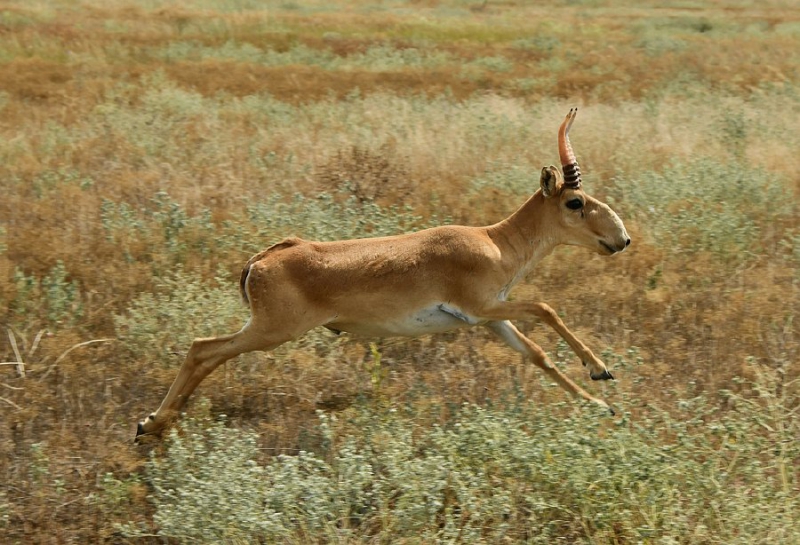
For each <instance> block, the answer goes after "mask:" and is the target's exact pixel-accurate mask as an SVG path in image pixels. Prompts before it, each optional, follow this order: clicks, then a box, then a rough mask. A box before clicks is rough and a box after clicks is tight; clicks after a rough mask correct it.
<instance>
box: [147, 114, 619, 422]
mask: <svg viewBox="0 0 800 545" xmlns="http://www.w3.org/2000/svg"><path fill="white" fill-rule="evenodd" d="M569 119H570V118H569V117H568V120H569ZM565 123H566V121H565ZM539 183H540V186H541V187H540V189H539V190H538V191H536V193H534V195H533V196H532V197H531V198H530V199H528V201H527V202H526V203H525V204H523V205H522V207H520V208H519V209H518V210H517V211H516V212H515V213H513V214H512V215H511V216H509V217H508V218H506V219H504V220H503V221H501V222H499V223H496V224H493V225H490V226H486V227H467V226H460V225H452V226H443V227H434V228H432V229H426V230H424V231H418V232H414V233H408V234H403V235H397V236H390V237H379V238H368V239H357V240H342V241H335V242H311V241H305V240H302V239H299V238H291V239H286V240H284V241H282V242H280V243H278V244H275V245H273V246H271V247H269V248H268V249H266V250H265V251H263V252H261V253H259V254H257V255H255V256H254V257H253V258H251V259H250V260H249V261H248V262H247V264H246V265H245V267H244V270H243V271H242V275H241V280H240V287H241V290H242V296H243V299H244V300H245V301H246V302H249V305H250V313H251V316H250V320H248V322H247V324H246V325H245V326H244V327H243V328H242V329H241V331H239V332H238V333H234V334H233V335H227V336H223V337H216V338H210V339H197V340H195V341H194V343H192V346H191V348H190V350H189V354H188V355H187V357H186V361H185V362H184V364H183V366H182V367H181V369H180V371H179V372H178V376H177V377H176V378H175V381H174V383H173V385H172V387H171V388H170V390H169V392H168V394H167V396H166V397H165V398H164V401H163V402H162V404H161V407H160V408H159V409H158V411H157V412H156V413H154V414H152V415H150V416H149V417H148V418H147V419H146V420H145V421H143V422H141V423H140V424H139V429H138V434H150V433H156V432H159V431H160V430H161V429H162V428H163V426H164V425H165V423H167V422H168V421H169V420H170V419H171V418H173V417H174V415H176V414H177V413H178V412H179V411H180V410H181V409H182V408H183V406H184V405H185V403H186V400H187V399H188V397H189V396H190V395H191V393H192V392H193V391H194V389H195V388H196V387H197V385H198V384H199V383H200V382H201V381H202V380H203V379H204V378H205V377H206V376H207V375H208V374H209V373H211V372H212V371H213V370H214V369H215V368H216V367H218V366H219V365H220V364H222V363H223V362H225V361H227V360H228V359H230V358H233V357H235V356H237V355H239V354H242V353H244V352H250V351H253V350H271V349H274V348H275V347H277V346H279V345H281V344H283V343H284V342H287V341H289V340H292V339H296V338H298V337H300V336H301V335H303V334H304V333H306V332H307V331H309V330H311V329H313V328H316V327H319V326H323V327H327V328H329V329H332V330H334V331H337V332H340V331H344V332H350V333H354V334H361V335H368V336H382V337H383V336H417V335H423V334H427V333H436V332H442V331H449V330H453V329H457V328H462V327H471V326H476V325H482V326H485V327H487V328H488V329H489V330H490V331H492V332H494V333H495V334H496V335H498V336H499V337H500V338H501V339H502V340H503V341H505V342H506V343H507V344H508V345H509V346H511V347H512V348H514V349H515V350H517V351H518V352H520V353H521V354H523V356H525V357H527V358H529V359H530V360H531V361H533V363H534V364H535V365H537V366H539V367H540V368H541V369H543V370H544V371H545V372H546V373H547V374H548V375H549V376H550V377H551V378H552V379H553V380H554V381H556V382H557V383H558V384H559V385H561V386H562V387H563V388H565V389H566V390H567V391H569V392H571V393H572V394H573V395H576V396H578V397H581V398H583V399H586V400H589V401H592V402H594V403H596V404H598V405H601V406H603V407H607V408H610V407H609V405H608V404H607V403H606V402H605V401H603V400H601V399H598V398H596V397H594V396H592V395H591V394H589V393H587V392H586V391H585V390H583V389H582V388H581V387H579V386H578V385H577V384H575V383H574V382H573V381H572V380H570V379H569V378H568V377H566V376H565V375H564V374H563V373H561V372H560V371H559V370H558V369H557V368H556V367H554V366H553V365H552V363H551V362H550V361H549V359H548V358H547V355H546V354H545V353H544V351H543V350H542V349H541V348H540V347H539V346H538V345H536V344H535V343H534V342H533V341H531V340H530V339H528V338H526V337H525V336H524V335H522V334H521V333H520V332H519V330H517V329H516V327H514V326H513V325H512V324H511V322H510V320H516V319H532V318H539V319H541V320H542V321H544V322H545V323H547V324H548V325H549V326H551V327H552V328H553V329H554V330H555V331H556V332H558V334H559V335H561V337H562V338H563V339H564V340H565V341H566V342H567V343H568V344H569V346H570V347H571V348H572V350H573V351H574V352H575V353H576V354H577V355H578V356H579V357H580V358H581V360H582V361H583V363H584V365H587V366H588V367H589V369H590V375H591V377H592V378H593V379H610V378H613V377H612V376H611V374H610V373H609V371H608V369H607V368H606V366H605V364H604V363H603V362H602V361H600V359H598V358H597V357H596V356H595V355H594V354H593V353H592V351H591V350H589V348H587V347H586V346H585V345H584V344H583V343H582V342H581V341H580V340H579V339H578V338H577V337H575V335H573V334H572V332H570V331H569V329H567V327H566V326H565V325H564V323H563V322H562V321H561V319H560V318H559V317H558V315H557V314H556V313H555V311H554V310H553V309H552V308H550V307H549V306H548V305H546V304H544V303H535V302H525V301H520V302H508V301H507V300H506V299H507V297H508V294H509V292H510V290H511V289H512V288H513V287H514V286H515V285H516V284H517V283H518V282H520V281H521V280H522V279H523V278H524V277H525V276H526V275H527V274H528V273H529V272H530V271H531V269H532V268H533V267H534V266H535V265H536V263H538V262H539V261H540V260H541V259H543V258H544V257H546V256H547V255H548V254H550V253H551V252H552V251H553V250H554V249H555V248H556V247H557V246H559V245H561V244H572V245H578V246H583V247H586V248H589V249H592V250H594V251H595V252H598V253H600V254H603V255H610V254H613V253H616V252H618V251H622V250H624V249H625V247H626V246H627V245H628V244H629V243H630V238H629V237H628V234H627V232H626V231H625V227H624V226H623V225H622V222H621V220H620V219H619V218H618V217H617V215H616V214H615V213H614V212H613V211H612V210H611V209H610V208H609V207H608V206H607V205H605V204H603V203H601V202H599V201H597V200H596V199H594V198H592V197H590V196H589V195H587V194H586V193H584V191H583V190H582V189H581V188H580V187H577V188H574V187H567V186H565V185H564V183H563V178H562V175H561V173H560V172H559V170H558V169H557V168H556V167H553V166H551V167H547V168H544V169H542V174H541V178H540V182H539ZM576 202H577V203H579V204H580V205H581V206H580V207H579V208H577V209H572V208H571V207H570V206H567V205H568V204H571V205H574V204H575V203H576ZM612 412H613V411H612Z"/></svg>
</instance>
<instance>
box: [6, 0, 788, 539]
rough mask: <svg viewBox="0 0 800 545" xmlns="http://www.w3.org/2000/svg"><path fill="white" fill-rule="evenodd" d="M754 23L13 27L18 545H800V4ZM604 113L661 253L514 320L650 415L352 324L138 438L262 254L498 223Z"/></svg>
mask: <svg viewBox="0 0 800 545" xmlns="http://www.w3.org/2000/svg"><path fill="white" fill-rule="evenodd" d="M729 7H730V6H728V5H723V4H722V3H720V2H717V1H716V0H701V1H699V2H695V3H693V4H692V5H691V6H682V5H681V6H679V5H671V6H666V7H665V6H664V5H663V3H659V4H655V3H652V2H645V3H640V4H639V5H637V7H636V8H631V7H622V6H618V5H616V4H614V3H611V2H574V1H570V2H563V1H560V0H554V1H553V2H550V3H549V4H548V5H546V6H544V5H543V6H539V5H528V4H525V3H514V2H511V3H507V2H506V3H495V2H464V1H460V0H453V1H444V2H422V3H420V2H416V3H414V2H412V3H406V2H399V1H397V2H389V3H382V4H374V3H368V2H360V1H359V2H350V3H347V4H345V3H337V2H324V3H323V2H318V1H316V0H312V1H309V2H302V3H292V2H289V3H287V2H267V3H264V2H255V1H250V0H237V1H235V2H233V1H225V2H222V1H219V0H187V1H185V2H182V3H180V4H175V3H172V2H162V1H160V0H152V1H147V2H133V1H129V0H115V1H113V2H110V3H109V2H104V3H100V2H96V1H94V0H89V1H86V2H83V3H81V4H80V5H75V4H74V3H73V2H66V1H64V0H44V1H41V2H36V3H24V2H5V3H0V31H1V32H0V133H2V134H0V188H2V198H0V337H2V339H3V340H2V341H0V363H2V365H0V422H2V426H0V453H1V454H2V456H0V476H1V477H2V478H0V533H1V534H2V535H3V540H4V542H9V543H30V542H36V543H50V542H53V543H62V542H65V543H71V542H105V541H108V542H115V543H116V542H136V543H141V542H153V543H162V542H167V541H170V540H172V541H175V542H193V541H194V542H251V541H258V540H261V541H262V542H286V543H388V542H398V543H401V542H402V543H432V542H462V543H481V542H483V543H501V542H504V540H505V541H509V542H529V543H552V542H555V540H556V539H557V538H562V539H564V540H566V541H567V542H576V543H584V542H585V543H609V544H610V543H653V544H655V543H776V544H778V543H780V544H791V543H800V540H799V539H798V536H797V532H796V528H795V526H796V521H797V520H799V519H800V483H798V473H800V451H798V437H800V428H798V418H797V412H798V407H799V406H800V397H799V396H798V393H799V392H798V384H800V382H798V380H799V377H800V367H798V360H799V358H798V356H799V354H798V343H797V337H796V333H795V328H794V324H795V318H796V315H797V310H798V308H799V307H798V302H799V301H800V298H798V291H799V290H800V276H798V270H799V269H800V250H798V247H800V234H799V232H798V228H797V219H796V218H797V217H798V206H797V204H796V201H797V199H798V196H799V195H798V189H799V188H800V185H798V183H797V181H798V178H797V172H798V171H800V155H798V154H797V153H796V152H797V149H800V128H799V127H798V124H797V119H798V113H799V112H800V93H798V83H800V74H799V73H798V70H797V67H798V66H800V32H798V28H800V11H799V10H798V8H797V7H796V6H795V5H794V4H792V3H791V2H785V1H783V0H771V1H769V2H767V4H766V5H765V4H764V3H760V4H756V3H754V2H750V1H741V2H737V3H736V8H735V9H728V8H729ZM574 105H579V106H580V108H581V120H580V127H579V128H576V129H575V130H574V131H573V132H574V135H573V144H574V145H575V148H576V151H577V154H578V157H579V159H580V161H581V166H582V169H583V171H584V178H585V185H586V188H587V190H588V191H589V192H591V193H593V194H595V195H597V196H599V197H601V198H603V199H604V200H606V201H607V202H609V203H610V204H611V205H612V206H613V207H614V208H615V209H617V210H618V211H619V212H620V215H621V216H622V217H623V218H624V220H625V222H626V226H627V227H628V230H629V232H630V234H631V236H632V238H633V241H634V243H633V245H632V246H631V248H630V249H629V251H627V252H625V253H624V254H622V255H620V256H617V257H615V258H613V259H602V258H600V257H597V256H592V255H587V253H586V252H584V251H579V250H572V249H569V248H565V249H561V250H559V251H558V252H557V253H556V255H554V256H553V257H551V258H549V259H548V260H546V261H545V262H543V263H542V264H541V266H540V267H539V268H538V269H537V270H536V271H535V275H534V276H533V277H532V282H531V283H530V285H523V286H520V287H519V288H518V289H517V291H516V292H515V294H514V296H515V297H517V298H525V297H536V298H540V299H542V300H545V301H548V302H550V303H552V304H553V306H554V307H556V308H557V309H558V310H559V312H560V313H562V314H563V315H564V318H565V320H566V321H567V322H568V323H569V324H570V325H571V326H572V327H573V328H574V329H575V330H576V331H577V332H579V333H580V335H581V337H585V338H587V341H588V342H589V344H591V346H592V348H593V349H595V350H596V352H597V353H601V352H602V353H603V357H604V359H605V361H606V362H607V363H608V364H609V367H610V368H611V369H612V371H613V372H614V374H615V376H616V377H617V379H618V380H617V381H615V382H614V383H613V384H595V383H589V384H587V388H590V389H605V390H606V391H605V392H604V393H603V396H604V397H606V398H609V399H610V400H611V401H612V402H615V403H616V404H617V406H618V408H619V409H620V413H621V416H620V417H619V418H617V419H614V420H612V419H608V418H607V417H605V416H601V415H598V414H595V411H594V410H592V409H590V408H587V407H585V406H583V405H580V404H576V403H575V402H573V401H572V400H569V401H566V400H565V398H564V394H563V392H562V391H560V390H558V389H556V388H552V387H551V386H550V385H549V384H547V383H546V382H544V381H542V380H541V376H540V373H538V372H537V371H536V370H535V369H531V368H530V367H529V366H527V365H524V364H522V363H520V362H519V361H518V359H517V356H516V355H514V354H513V353H511V352H510V351H509V350H508V349H506V348H503V347H501V346H500V344H498V343H497V342H496V341H494V340H493V339H492V337H491V336H489V335H486V334H484V333H483V332H481V331H466V332H462V333H458V334H448V335H443V336H439V337H431V338H422V339H415V340H409V341H406V340H403V341H398V340H391V339H390V340H382V341H378V342H374V343H370V342H369V340H366V341H360V340H349V339H347V338H346V337H345V336H342V337H337V336H335V335H334V334H332V333H330V332H327V331H320V332H313V333H312V334H310V335H309V336H308V337H307V338H306V339H304V340H301V341H298V342H295V343H292V344H290V345H287V346H284V347H281V348H280V349H279V350H277V351H275V352H274V353H271V354H247V355H245V356H242V357H240V358H238V359H237V360H235V361H233V362H230V363H228V364H227V365H226V366H224V367H223V368H221V369H219V370H218V371H216V372H215V373H214V374H212V375H211V376H210V377H209V378H208V379H207V381H206V382H204V383H203V385H202V386H201V387H200V389H199V391H198V395H197V399H196V400H195V401H193V402H192V403H190V405H189V409H188V414H187V416H186V417H184V418H183V419H182V420H181V421H180V422H179V423H178V424H177V426H176V428H175V429H174V431H173V432H172V433H171V434H170V435H169V437H167V438H165V439H164V441H163V442H161V443H149V444H144V445H136V446H135V445H133V444H132V437H133V433H134V426H135V422H136V420H137V419H139V418H141V417H143V416H144V415H145V414H147V412H149V411H151V410H153V409H154V408H155V407H156V406H157V404H158V403H159V401H160V400H161V398H162V396H163V394H164V393H165V391H166V389H167V388H168V386H169V384H170V382H171V380H172V379H173V378H174V374H175V371H176V368H177V366H178V365H179V363H180V360H181V358H182V357H183V354H184V353H185V351H186V350H187V349H188V346H189V343H190V341H191V339H192V338H193V337H199V336H206V335H212V334H219V333H225V332H233V331H234V330H236V329H238V328H239V327H240V326H241V325H242V323H243V320H244V319H246V316H247V311H246V309H244V308H243V307H242V306H241V304H240V302H239V295H238V292H237V279H238V273H239V271H240V268H241V266H242V264H243V263H244V262H245V260H246V259H247V258H248V257H249V256H250V255H251V254H253V253H255V252H256V251H258V250H261V249H263V248H264V247H266V246H268V245H270V244H272V243H274V242H276V241H278V240H280V239H281V238H283V237H285V236H303V237H305V238H309V239H318V240H330V239H338V238H350V237H358V236H376V235H383V234H391V233H398V232H404V231H408V230H411V229H418V228H423V227H426V226H428V225H433V224H440V223H444V222H467V223H471V224H479V223H488V222H493V221H496V220H498V219H499V218H501V217H504V216H505V215H507V214H508V213H510V212H511V211H512V210H513V209H514V208H515V207H516V206H518V205H519V204H521V203H522V202H523V200H524V199H525V198H526V197H527V196H528V194H530V193H531V192H532V191H533V190H534V189H535V188H536V184H537V181H538V174H539V171H540V169H541V168H542V167H543V166H545V165H548V164H551V163H555V162H556V161H557V158H556V149H555V129H556V127H557V126H558V123H559V122H560V120H561V118H562V116H563V115H564V113H565V111H566V110H568V109H569V107H571V106H574ZM521 327H522V328H523V330H524V331H526V332H527V333H529V334H531V335H532V336H534V337H535V338H536V339H537V341H539V342H541V343H542V345H543V346H544V347H545V348H546V349H547V350H548V352H549V353H550V354H551V355H552V356H553V360H554V361H555V362H556V363H557V364H558V365H559V366H561V367H562V368H563V369H564V371H565V372H567V373H568V374H570V375H571V376H572V377H574V378H575V379H576V380H579V381H584V379H585V376H584V370H583V369H582V368H581V366H580V365H578V364H577V362H576V361H574V359H573V358H571V357H570V358H567V357H566V354H567V353H568V352H566V351H565V350H564V346H563V345H562V344H561V343H560V342H559V341H557V340H556V337H555V335H554V334H553V333H552V332H551V331H549V330H548V329H546V328H544V327H541V326H539V325H538V324H535V323H530V324H521ZM587 382H588V381H587ZM224 415H227V416H224ZM172 541H170V542H172Z"/></svg>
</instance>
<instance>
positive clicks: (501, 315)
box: [480, 301, 614, 380]
mask: <svg viewBox="0 0 800 545" xmlns="http://www.w3.org/2000/svg"><path fill="white" fill-rule="evenodd" d="M480 316H481V317H482V318H485V319H489V320H494V321H504V320H527V319H530V318H534V317H536V318H539V319H540V320H542V321H543V322H544V323H546V324H547V325H549V326H550V327H552V328H553V329H554V330H555V331H556V333H558V334H559V335H560V336H561V338H562V339H564V340H565V341H566V342H567V344H568V345H569V347H570V348H572V351H573V352H575V354H576V355H577V356H578V357H579V358H580V359H581V361H582V362H583V365H584V366H588V367H589V376H590V377H591V378H592V380H608V379H613V378H614V376H613V375H612V374H611V373H610V372H609V371H608V368H607V367H606V364H605V363H603V362H602V361H601V360H600V358H598V357H597V356H595V355H594V353H593V352H592V351H591V350H589V348H588V347H587V346H586V345H585V344H583V343H582V342H581V341H580V339H578V337H576V336H575V334H574V333H572V331H570V330H569V329H567V326H566V325H564V322H563V321H561V318H559V317H558V314H556V311H555V310H553V309H552V308H551V307H550V305H547V304H545V303H534V302H528V301H498V302H497V304H495V305H493V306H492V307H490V308H488V309H483V310H481V312H480Z"/></svg>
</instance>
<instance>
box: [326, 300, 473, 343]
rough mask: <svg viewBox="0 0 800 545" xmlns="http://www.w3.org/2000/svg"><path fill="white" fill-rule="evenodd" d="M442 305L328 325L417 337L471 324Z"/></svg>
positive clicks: (364, 332) (381, 334)
mask: <svg viewBox="0 0 800 545" xmlns="http://www.w3.org/2000/svg"><path fill="white" fill-rule="evenodd" d="M440 306H441V305H436V306H432V307H428V308H424V309H421V310H418V311H417V312H414V313H413V314H410V315H407V316H402V317H381V318H380V319H372V320H364V321H361V320H359V321H349V320H341V321H339V320H337V321H335V322H332V323H329V324H326V326H327V327H330V328H332V329H336V330H339V331H346V332H348V333H353V334H356V335H366V336H371V337H416V336H419V335H426V334H429V333H443V332H445V331H452V330H454V329H458V328H460V327H467V326H469V325H470V323H468V322H467V321H465V320H464V319H462V318H459V317H457V316H454V315H453V314H450V313H448V312H446V311H443V310H442V309H441V308H440Z"/></svg>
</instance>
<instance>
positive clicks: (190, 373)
mask: <svg viewBox="0 0 800 545" xmlns="http://www.w3.org/2000/svg"><path fill="white" fill-rule="evenodd" d="M292 338H293V336H290V335H289V336H287V335H285V334H284V335H280V334H277V335H276V334H275V333H273V334H269V333H265V332H264V331H261V330H258V329H257V328H254V327H252V325H251V323H249V322H248V324H247V325H245V326H244V327H243V328H242V330H241V331H239V332H238V333H234V334H233V335H225V336H223V337H212V338H208V339H195V341H194V342H193V343H192V346H191V348H190V349H189V353H188V354H187V355H186V359H185V360H184V362H183V365H181V368H180V370H179V371H178V375H177V376H176V377H175V380H174V381H173V383H172V386H170V389H169V392H167V395H166V397H165V398H164V400H163V401H162V402H161V406H160V407H159V408H158V410H157V411H156V412H154V413H152V414H151V415H150V416H148V417H147V418H146V419H145V420H143V421H142V422H139V425H138V427H137V430H136V437H139V436H140V435H147V434H155V433H159V432H161V431H162V430H163V428H164V427H165V426H167V425H168V424H169V422H170V421H171V420H173V419H174V418H175V417H176V416H177V415H178V413H179V412H180V410H181V409H182V408H183V407H184V405H186V401H187V400H188V399H189V396H190V395H191V394H192V392H194V390H195V388H197V386H198V385H199V384H200V383H201V382H202V381H203V379H204V378H206V377H207V376H208V375H209V374H211V372H212V371H213V370H214V369H216V368H217V367H219V366H220V365H221V364H223V363H224V362H226V361H228V360H229V359H231V358H234V357H236V356H238V355H239V354H244V353H245V352H253V351H255V350H263V351H266V350H272V349H274V348H276V347H278V346H280V345H281V344H283V343H284V342H286V341H288V340H291V339H292Z"/></svg>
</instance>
